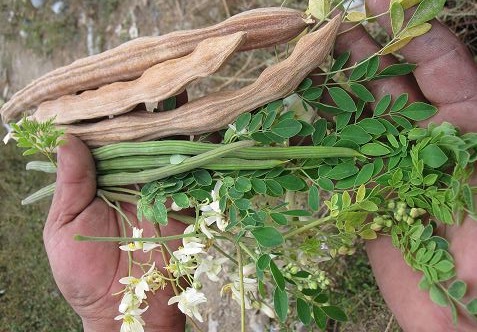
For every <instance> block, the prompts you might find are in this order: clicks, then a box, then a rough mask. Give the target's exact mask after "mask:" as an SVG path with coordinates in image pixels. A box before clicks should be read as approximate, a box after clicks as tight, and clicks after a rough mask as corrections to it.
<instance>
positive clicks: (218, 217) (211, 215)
mask: <svg viewBox="0 0 477 332" xmlns="http://www.w3.org/2000/svg"><path fill="white" fill-rule="evenodd" d="M221 186H222V181H220V180H219V181H217V183H216V184H215V186H214V189H212V192H211V193H210V196H212V202H211V203H209V204H205V205H202V206H201V207H200V210H201V211H202V216H203V217H204V221H205V223H206V225H207V226H210V225H212V224H213V223H216V224H217V227H218V228H219V229H220V230H221V231H222V232H223V231H225V228H226V227H227V225H228V221H227V220H226V219H225V218H224V215H223V214H222V211H221V210H220V201H219V200H220V197H219V191H220V187H221ZM201 229H202V227H201ZM202 231H203V230H202ZM204 234H206V235H207V233H205V232H204ZM207 237H209V236H208V235H207Z"/></svg>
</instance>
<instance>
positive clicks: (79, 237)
mask: <svg viewBox="0 0 477 332" xmlns="http://www.w3.org/2000/svg"><path fill="white" fill-rule="evenodd" d="M186 237H205V235H203V234H193V233H191V234H178V235H169V236H163V237H160V238H158V237H119V236H118V237H115V236H111V237H109V236H87V235H79V234H77V235H75V236H74V239H75V240H76V241H90V242H134V241H140V242H152V243H166V242H170V241H174V240H180V239H183V238H186Z"/></svg>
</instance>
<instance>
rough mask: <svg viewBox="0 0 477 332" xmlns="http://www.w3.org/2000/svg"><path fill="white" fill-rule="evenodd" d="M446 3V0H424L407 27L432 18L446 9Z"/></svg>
mask: <svg viewBox="0 0 477 332" xmlns="http://www.w3.org/2000/svg"><path fill="white" fill-rule="evenodd" d="M445 3H446V1H445V0H422V1H421V3H420V4H419V6H418V7H417V9H416V11H415V12H414V14H413V15H412V17H411V19H410V20H409V22H408V23H407V27H409V28H411V27H414V26H417V25H419V24H422V23H424V22H427V21H430V20H432V19H433V18H435V17H436V16H437V14H439V13H440V12H441V11H442V10H443V9H444V5H445Z"/></svg>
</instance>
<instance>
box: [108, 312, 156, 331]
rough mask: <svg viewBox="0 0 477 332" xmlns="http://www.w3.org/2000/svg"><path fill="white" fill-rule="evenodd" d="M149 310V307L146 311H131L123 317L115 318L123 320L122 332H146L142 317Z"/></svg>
mask: <svg viewBox="0 0 477 332" xmlns="http://www.w3.org/2000/svg"><path fill="white" fill-rule="evenodd" d="M147 308H148V307H146V308H144V309H133V310H129V311H127V312H126V313H124V314H122V315H119V316H116V317H114V319H115V320H121V319H122V320H123V323H122V324H121V330H120V332H144V328H143V326H144V325H145V323H144V321H143V320H142V318H141V315H142V313H143V312H144V311H146V310H147Z"/></svg>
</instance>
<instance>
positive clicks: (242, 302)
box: [235, 244, 245, 332]
mask: <svg viewBox="0 0 477 332" xmlns="http://www.w3.org/2000/svg"><path fill="white" fill-rule="evenodd" d="M235 247H236V248H237V262H238V270H239V289H240V326H241V329H240V330H241V331H242V332H245V289H244V285H243V259H242V249H241V248H240V246H239V245H238V244H237V245H236V246H235Z"/></svg>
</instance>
